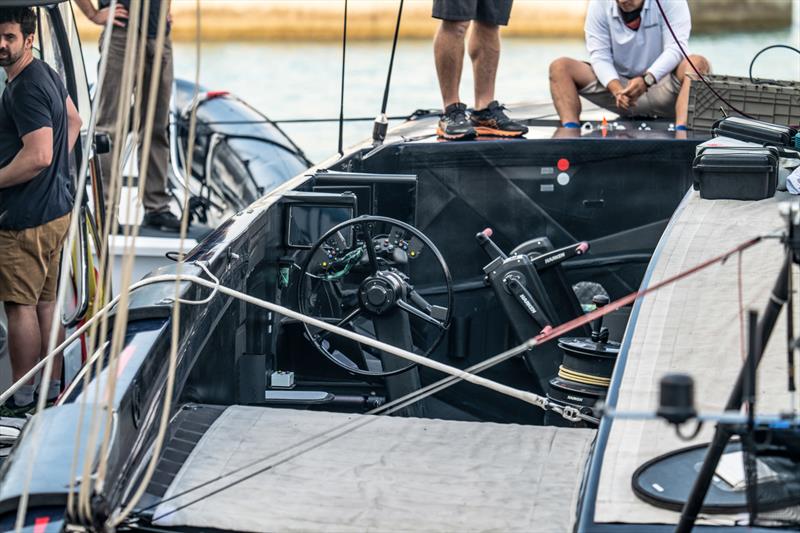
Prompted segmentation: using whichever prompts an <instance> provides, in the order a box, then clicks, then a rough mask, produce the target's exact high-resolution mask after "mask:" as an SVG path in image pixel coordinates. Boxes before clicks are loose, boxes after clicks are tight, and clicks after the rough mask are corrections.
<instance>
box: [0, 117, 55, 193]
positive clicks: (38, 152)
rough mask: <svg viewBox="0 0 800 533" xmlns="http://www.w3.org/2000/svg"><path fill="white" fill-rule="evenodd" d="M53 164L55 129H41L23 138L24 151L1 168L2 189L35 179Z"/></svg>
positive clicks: (0, 183)
mask: <svg viewBox="0 0 800 533" xmlns="http://www.w3.org/2000/svg"><path fill="white" fill-rule="evenodd" d="M52 162H53V128H39V129H38V130H34V131H32V132H30V133H28V134H27V135H25V136H24V137H23V138H22V149H21V150H20V151H19V152H18V153H17V155H16V157H14V159H12V160H11V163H9V164H8V165H6V166H4V167H3V168H0V189H3V188H6V187H11V186H14V185H19V184H20V183H25V182H27V181H30V180H32V179H33V178H35V177H36V176H37V175H39V173H40V172H41V171H43V170H44V169H46V168H47V167H49V166H50V164H51V163H52Z"/></svg>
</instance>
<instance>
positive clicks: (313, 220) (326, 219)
mask: <svg viewBox="0 0 800 533" xmlns="http://www.w3.org/2000/svg"><path fill="white" fill-rule="evenodd" d="M351 218H353V208H352V207H350V206H330V205H308V204H294V205H291V206H290V207H289V236H288V237H289V238H288V241H289V242H288V244H289V246H295V247H298V248H310V247H311V246H312V245H313V244H314V243H316V242H317V241H318V240H319V238H320V237H322V236H323V235H324V234H325V232H326V231H328V230H329V229H331V228H332V227H334V226H336V225H337V224H341V223H342V222H345V221H347V220H350V219H351Z"/></svg>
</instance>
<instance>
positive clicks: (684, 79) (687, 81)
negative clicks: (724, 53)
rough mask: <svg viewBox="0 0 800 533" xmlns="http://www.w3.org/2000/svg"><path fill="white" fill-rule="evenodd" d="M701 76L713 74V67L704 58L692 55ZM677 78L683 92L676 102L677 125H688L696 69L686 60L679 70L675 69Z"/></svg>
mask: <svg viewBox="0 0 800 533" xmlns="http://www.w3.org/2000/svg"><path fill="white" fill-rule="evenodd" d="M689 57H690V58H691V60H692V63H694V66H695V67H697V70H699V71H700V73H701V74H708V73H709V72H711V65H710V64H709V62H708V60H707V59H706V58H705V57H703V56H698V55H690V56H689ZM675 76H676V77H677V78H678V79H679V80H681V90H680V92H679V93H678V99H677V100H676V101H675V124H676V125H684V126H685V125H686V122H687V120H689V89H690V87H691V84H692V81H691V80H692V79H694V78H697V74H695V72H694V69H692V67H691V66H690V65H689V62H688V61H686V60H685V59H684V60H683V61H681V64H680V65H678V68H677V69H675Z"/></svg>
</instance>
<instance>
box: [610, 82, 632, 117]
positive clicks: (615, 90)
mask: <svg viewBox="0 0 800 533" xmlns="http://www.w3.org/2000/svg"><path fill="white" fill-rule="evenodd" d="M606 89H608V92H610V93H611V94H612V95H614V100H616V102H617V107H618V108H619V109H623V110H627V109H628V107H630V105H631V104H630V99H629V98H628V96H627V95H626V94H625V88H624V87H623V86H622V82H621V81H619V80H617V79H614V80H611V81H610V82H608V85H607V86H606Z"/></svg>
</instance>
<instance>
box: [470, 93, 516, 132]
mask: <svg viewBox="0 0 800 533" xmlns="http://www.w3.org/2000/svg"><path fill="white" fill-rule="evenodd" d="M504 109H505V107H504V106H502V105H500V104H498V103H497V100H492V101H491V102H489V105H488V106H486V109H482V110H480V111H477V110H476V111H473V112H472V114H471V115H470V117H469V120H470V122H472V125H473V126H475V131H476V132H477V133H478V135H492V136H495V137H520V136H522V135H525V134H526V133H528V127H527V126H524V125H522V124H520V123H519V122H514V121H513V120H511V119H510V118H508V116H506V114H505V113H504V112H503V110H504Z"/></svg>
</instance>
